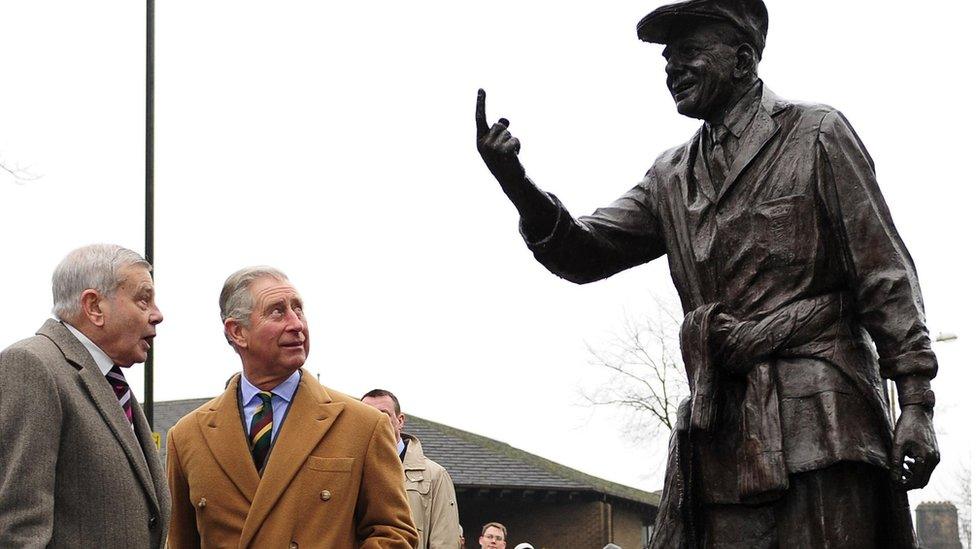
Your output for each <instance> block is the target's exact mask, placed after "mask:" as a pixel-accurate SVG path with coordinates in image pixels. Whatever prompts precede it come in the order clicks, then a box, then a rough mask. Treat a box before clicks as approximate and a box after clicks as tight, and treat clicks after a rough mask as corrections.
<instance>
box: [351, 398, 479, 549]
mask: <svg viewBox="0 0 976 549" xmlns="http://www.w3.org/2000/svg"><path fill="white" fill-rule="evenodd" d="M362 401H363V402H364V403H365V404H368V405H370V406H372V407H373V408H376V409H377V410H379V411H381V412H383V413H384V414H386V416H387V417H388V418H390V425H391V426H392V427H393V432H394V434H395V435H396V438H397V453H398V454H400V461H401V462H402V463H403V482H404V487H405V488H406V490H407V500H408V501H409V502H410V512H411V514H412V515H413V524H414V526H415V527H416V528H417V534H418V535H419V536H420V541H419V543H418V545H417V547H418V548H421V549H457V547H458V545H459V543H460V541H461V525H460V524H459V519H458V508H457V496H456V495H455V494H454V481H452V480H451V475H450V474H448V472H447V469H444V468H443V467H441V466H440V465H439V464H438V463H437V462H435V461H434V460H432V459H429V458H427V456H425V455H424V449H423V447H422V446H421V445H420V439H418V438H417V437H415V436H413V435H411V434H407V433H404V432H403V425H404V424H405V423H406V416H404V415H403V413H402V412H401V411H400V400H399V399H398V398H397V397H396V395H394V394H393V393H391V392H389V391H387V390H384V389H373V390H372V391H370V392H368V393H366V394H365V395H363V398H362Z"/></svg>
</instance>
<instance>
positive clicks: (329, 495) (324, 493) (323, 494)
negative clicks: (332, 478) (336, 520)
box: [319, 490, 332, 501]
mask: <svg viewBox="0 0 976 549" xmlns="http://www.w3.org/2000/svg"><path fill="white" fill-rule="evenodd" d="M319 497H320V498H322V501H329V500H330V499H332V492H330V491H328V490H322V491H321V492H319Z"/></svg>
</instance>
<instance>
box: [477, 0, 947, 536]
mask: <svg viewBox="0 0 976 549" xmlns="http://www.w3.org/2000/svg"><path fill="white" fill-rule="evenodd" d="M767 25H768V17H767V12H766V7H765V5H764V4H763V3H762V1H761V0H688V1H685V2H680V3H677V4H671V5H667V6H663V7H661V8H658V9H656V10H654V11H653V12H651V13H650V14H648V15H647V16H646V17H645V18H644V19H643V20H641V22H640V23H639V24H638V27H637V34H638V36H639V37H640V38H641V39H642V40H644V41H647V42H653V43H661V44H664V45H665V48H664V58H665V59H666V60H667V68H666V72H667V85H668V88H669V90H670V91H671V95H672V97H673V99H674V101H675V104H676V106H677V110H678V112H679V113H680V114H683V115H685V116H689V117H692V118H697V119H701V120H703V121H704V124H703V126H702V127H701V129H700V130H699V131H698V132H696V133H695V135H694V136H692V138H691V139H690V140H689V141H687V142H686V143H684V144H682V145H679V146H678V147H675V148H673V149H671V150H668V151H666V152H665V153H664V154H662V155H661V156H660V157H659V158H658V159H657V161H656V162H655V163H654V165H653V166H651V168H650V170H648V171H647V173H646V175H645V177H644V179H643V180H642V181H641V182H640V183H639V184H638V185H637V186H635V187H634V188H632V189H631V190H630V191H628V192H627V193H626V194H624V195H623V196H622V197H620V198H619V199H618V200H617V201H615V202H613V203H612V204H611V205H610V206H608V207H605V208H601V209H598V210H596V212H595V213H593V214H592V215H590V216H584V217H580V218H579V219H574V218H573V217H572V216H571V215H570V214H569V212H568V210H567V209H566V208H565V207H563V205H562V204H561V203H560V202H559V201H558V200H557V199H556V198H555V196H553V195H551V194H547V193H544V192H542V191H540V190H539V189H538V188H537V187H536V186H535V185H534V184H533V183H532V182H531V181H530V180H529V179H528V178H527V177H526V176H525V170H524V169H523V167H522V165H521V163H520V162H519V160H518V156H517V154H518V152H519V148H520V144H519V142H518V140H516V139H515V138H513V137H512V136H511V134H510V133H509V131H508V129H507V127H508V121H507V120H505V119H500V120H499V121H498V123H496V124H494V125H493V126H491V127H489V126H488V124H487V121H486V118H485V112H484V92H479V97H478V102H477V106H476V125H477V145H478V150H479V151H480V153H481V155H482V158H483V159H484V161H485V163H486V164H487V165H488V168H489V169H490V170H491V172H492V174H494V176H495V177H496V179H497V180H498V181H499V183H500V184H501V186H502V189H503V191H504V192H505V193H506V194H507V196H508V197H509V199H511V201H512V202H513V204H514V205H515V207H516V208H517V209H518V211H519V213H520V215H521V231H522V235H523V237H524V239H525V241H526V242H527V244H528V246H529V247H530V249H531V250H532V251H533V253H534V254H535V257H536V259H537V260H539V261H540V262H541V263H542V264H543V265H545V266H546V267H547V268H548V269H549V270H550V271H552V272H553V273H555V274H557V275H558V276H560V277H563V278H566V279H568V280H570V281H573V282H576V283H586V282H591V281H595V280H600V279H602V278H605V277H608V276H610V275H612V274H614V273H617V272H619V271H622V270H624V269H627V268H630V267H633V266H635V265H639V264H642V263H645V262H648V261H650V260H652V259H654V258H657V257H659V256H661V255H665V254H666V255H667V257H668V263H669V265H670V268H671V274H672V278H673V281H674V284H675V286H676V288H677V290H678V294H679V296H680V299H681V303H682V306H683V309H684V311H685V313H686V317H685V321H684V323H683V326H682V332H681V346H682V355H683V358H684V363H685V367H686V369H687V370H688V376H689V384H690V386H691V398H690V400H689V401H688V402H687V403H686V404H685V405H684V406H683V407H682V410H681V417H680V419H679V423H678V425H677V428H676V430H675V433H674V434H673V436H672V442H671V452H670V458H669V462H668V470H667V478H666V481H665V489H664V494H663V501H662V510H661V513H660V514H659V515H658V522H657V525H656V527H655V531H654V544H653V545H654V547H678V546H681V547H685V546H691V547H696V546H707V547H713V546H721V547H779V546H797V547H906V546H912V545H914V539H913V537H914V536H913V533H912V530H911V519H910V516H909V515H908V508H907V500H906V494H905V490H907V489H912V488H918V487H921V486H924V485H925V484H926V483H927V482H928V479H929V476H930V474H931V472H932V470H933V468H934V467H935V465H936V463H938V460H939V453H938V449H937V445H936V441H935V433H934V430H933V426H932V410H933V406H934V395H933V393H932V391H931V389H930V387H929V380H930V379H931V378H932V377H933V376H935V373H936V370H937V364H936V359H935V356H934V354H933V353H932V351H931V347H930V342H929V336H928V332H927V330H926V327H925V316H924V311H923V307H922V299H921V295H920V294H919V289H918V280H917V278H916V274H915V268H914V265H913V264H912V261H911V258H910V256H909V254H908V251H907V250H906V248H905V245H904V244H903V243H902V241H901V239H900V237H899V236H898V233H897V231H896V230H895V227H894V224H893V222H892V219H891V216H890V214H889V212H888V208H887V206H886V205H885V203H884V200H883V198H882V196H881V192H880V190H879V188H878V184H877V181H876V180H875V172H874V166H873V163H872V161H871V159H870V157H869V156H868V154H867V151H866V150H865V148H864V145H863V144H862V143H861V142H860V140H859V139H858V137H857V135H856V134H855V133H854V130H853V129H852V128H851V126H850V124H849V123H848V122H847V120H846V119H845V118H844V117H843V116H842V115H841V114H840V113H839V112H838V111H836V110H834V109H832V108H830V107H827V106H824V105H814V104H801V103H794V102H791V101H788V100H785V99H782V98H780V97H778V96H776V95H775V94H774V93H773V92H772V91H771V90H770V89H769V88H768V87H766V85H765V84H764V83H763V82H762V81H761V80H760V79H759V77H758V72H757V65H758V63H759V60H760V57H761V55H762V51H763V47H764V45H765V38H766V29H767ZM872 347H874V348H876V350H877V355H880V357H879V358H876V357H875V355H874V349H873V348H872ZM883 378H887V379H892V380H894V381H895V384H896V386H897V389H898V396H899V403H900V406H901V412H902V413H901V417H900V419H899V420H898V423H897V425H896V426H894V428H892V425H891V424H890V422H889V420H888V417H889V411H888V403H887V399H886V397H885V385H884V383H883Z"/></svg>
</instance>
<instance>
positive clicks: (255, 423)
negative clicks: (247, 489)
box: [250, 391, 274, 471]
mask: <svg viewBox="0 0 976 549" xmlns="http://www.w3.org/2000/svg"><path fill="white" fill-rule="evenodd" d="M258 398H260V399H261V404H260V405H259V406H258V409H257V410H256V411H255V412H254V417H253V418H252V419H251V431H250V436H251V455H252V456H253V457H254V465H255V466H256V467H257V468H258V471H260V470H261V468H262V467H264V462H265V460H267V459H268V450H270V449H271V418H272V417H273V416H274V413H273V412H272V410H271V393H269V392H268V391H261V392H260V393H258Z"/></svg>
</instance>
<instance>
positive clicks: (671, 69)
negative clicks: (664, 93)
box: [664, 55, 679, 82]
mask: <svg viewBox="0 0 976 549" xmlns="http://www.w3.org/2000/svg"><path fill="white" fill-rule="evenodd" d="M677 57H678V56H676V55H672V56H671V57H670V58H668V62H667V64H666V65H664V73H665V74H667V75H668V82H671V80H672V79H673V78H674V77H675V76H677V75H678V70H679V66H678V60H677Z"/></svg>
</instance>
